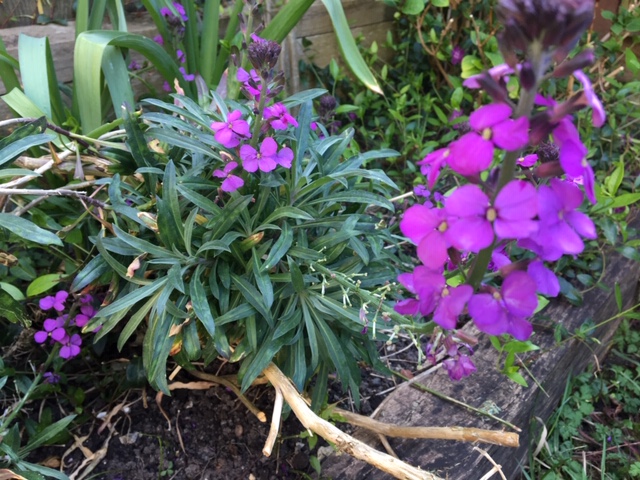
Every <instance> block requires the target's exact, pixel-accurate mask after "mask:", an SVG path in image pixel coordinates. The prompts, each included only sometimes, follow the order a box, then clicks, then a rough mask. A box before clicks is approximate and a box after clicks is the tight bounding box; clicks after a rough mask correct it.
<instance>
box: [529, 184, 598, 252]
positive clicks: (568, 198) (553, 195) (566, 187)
mask: <svg viewBox="0 0 640 480" xmlns="http://www.w3.org/2000/svg"><path fill="white" fill-rule="evenodd" d="M583 198H584V196H583V194H582V192H581V191H580V188H578V187H577V186H575V185H574V184H573V183H571V182H566V181H562V180H559V179H557V178H552V179H551V181H550V183H549V185H548V186H547V185H541V186H540V187H539V188H538V215H539V218H540V228H539V230H538V232H537V234H536V235H534V236H533V237H531V238H529V239H524V240H521V241H520V242H519V245H520V246H522V247H524V248H527V249H529V250H532V251H533V252H535V253H536V254H538V255H539V256H540V258H541V259H542V260H547V261H555V260H558V259H559V258H560V257H561V256H562V255H563V254H568V255H577V254H579V253H581V252H582V250H584V242H583V241H582V238H580V237H584V238H589V239H594V238H597V234H596V228H595V225H594V224H593V221H592V220H591V219H590V218H589V217H588V216H587V215H585V214H584V213H582V212H580V211H578V210H577V208H578V207H579V206H580V205H581V204H582V200H583Z"/></svg>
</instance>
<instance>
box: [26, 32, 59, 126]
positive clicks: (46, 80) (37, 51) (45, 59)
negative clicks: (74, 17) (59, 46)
mask: <svg viewBox="0 0 640 480" xmlns="http://www.w3.org/2000/svg"><path fill="white" fill-rule="evenodd" d="M18 56H19V58H20V76H21V78H22V84H23V87H24V93H25V95H26V96H27V97H29V98H30V99H31V100H32V101H33V103H35V104H36V105H37V107H38V108H39V109H40V110H42V111H43V112H45V114H46V116H47V118H49V119H51V120H53V121H54V122H55V123H57V124H60V123H62V122H63V121H64V120H66V115H65V111H64V105H63V103H62V97H61V96H60V88H59V87H58V79H57V78H56V72H55V69H54V66H53V58H52V56H51V48H50V47H49V39H48V38H47V37H39V38H35V37H29V36H28V35H24V34H20V37H19V39H18Z"/></svg>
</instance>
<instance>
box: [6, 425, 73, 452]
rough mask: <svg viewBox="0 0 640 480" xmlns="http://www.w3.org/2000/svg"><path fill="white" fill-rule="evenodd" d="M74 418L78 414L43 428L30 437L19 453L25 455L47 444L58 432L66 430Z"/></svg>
mask: <svg viewBox="0 0 640 480" xmlns="http://www.w3.org/2000/svg"><path fill="white" fill-rule="evenodd" d="M74 418H76V415H69V416H67V417H64V418H63V419H61V420H58V421H57V422H56V423H54V424H52V425H49V426H48V427H46V428H44V429H42V431H40V432H39V433H37V434H36V435H34V436H33V437H32V438H31V439H29V443H27V444H26V445H25V446H24V447H23V448H21V449H20V450H19V451H18V455H20V456H21V457H22V456H25V455H26V454H27V453H29V452H31V451H33V450H35V449H36V448H38V447H39V446H41V445H44V444H46V443H47V442H48V441H49V440H51V439H53V438H55V437H56V436H57V435H58V434H60V433H61V432H62V431H64V430H65V429H66V428H67V427H68V426H69V424H70V423H71V422H72V421H73V419H74Z"/></svg>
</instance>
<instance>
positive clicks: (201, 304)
mask: <svg viewBox="0 0 640 480" xmlns="http://www.w3.org/2000/svg"><path fill="white" fill-rule="evenodd" d="M189 295H190V296H191V305H192V306H193V311H194V312H195V314H196V315H197V317H198V319H199V320H200V323H202V326H204V328H205V330H206V331H207V333H208V334H209V335H210V336H211V338H214V336H215V331H216V324H215V321H214V319H213V315H212V314H211V307H209V304H208V301H207V295H206V293H205V290H204V286H203V285H202V282H201V281H200V267H198V268H197V269H196V272H195V273H194V275H193V277H192V279H191V282H190V283H189Z"/></svg>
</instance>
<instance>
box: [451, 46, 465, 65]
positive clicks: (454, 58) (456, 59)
mask: <svg viewBox="0 0 640 480" xmlns="http://www.w3.org/2000/svg"><path fill="white" fill-rule="evenodd" d="M463 58H464V49H463V48H462V47H461V46H460V45H456V46H455V47H453V49H452V50H451V63H452V64H453V65H459V64H461V63H462V59H463Z"/></svg>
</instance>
